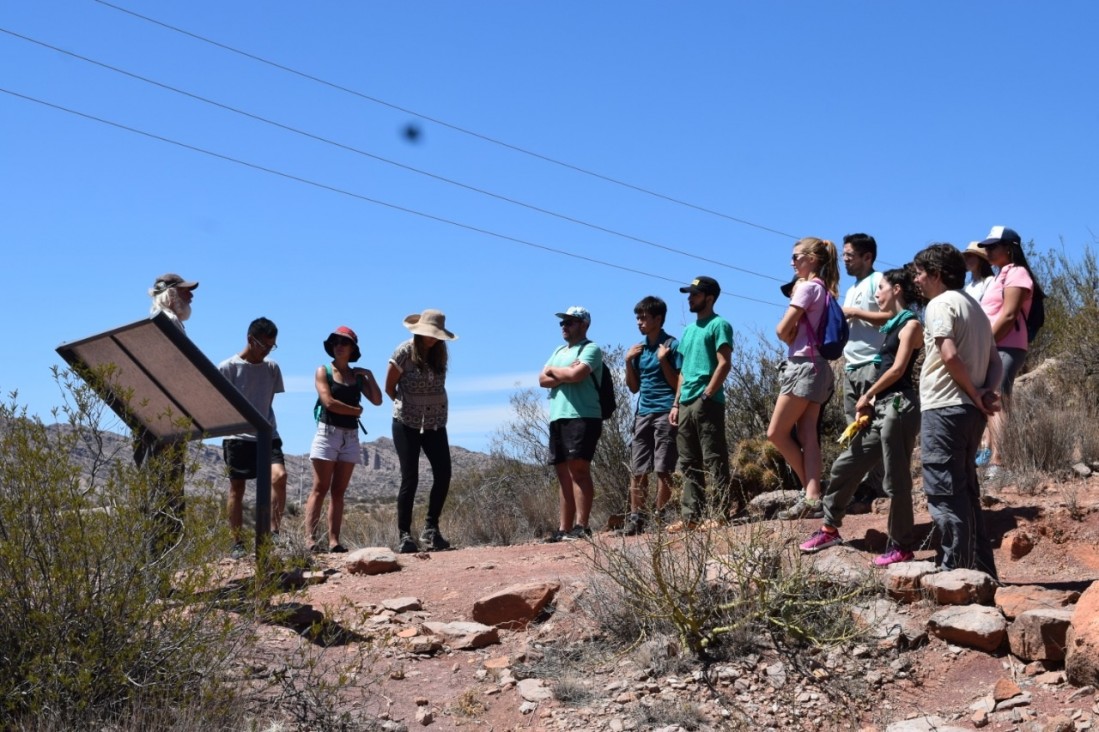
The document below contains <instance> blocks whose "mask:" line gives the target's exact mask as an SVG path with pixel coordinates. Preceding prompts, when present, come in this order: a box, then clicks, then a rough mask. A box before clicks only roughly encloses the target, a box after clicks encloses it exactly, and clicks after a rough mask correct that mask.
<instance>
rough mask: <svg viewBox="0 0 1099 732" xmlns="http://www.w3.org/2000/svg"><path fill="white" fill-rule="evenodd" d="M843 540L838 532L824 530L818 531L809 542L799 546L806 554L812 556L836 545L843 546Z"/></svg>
mask: <svg viewBox="0 0 1099 732" xmlns="http://www.w3.org/2000/svg"><path fill="white" fill-rule="evenodd" d="M842 543H843V539H842V538H841V537H840V533H839V532H838V531H835V532H832V531H825V530H824V529H817V530H816V531H814V532H813V535H812V536H810V537H809V540H808V541H806V542H805V543H803V544H801V545H799V546H798V549H801V550H802V551H803V552H805V553H806V554H812V553H813V552H819V551H820V550H821V549H827V548H828V547H830V546H835V545H836V544H842Z"/></svg>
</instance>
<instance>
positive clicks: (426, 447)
mask: <svg viewBox="0 0 1099 732" xmlns="http://www.w3.org/2000/svg"><path fill="white" fill-rule="evenodd" d="M197 288H198V282H197V281H189V280H185V279H184V278H183V277H180V276H179V275H177V274H173V273H169V274H164V275H161V276H160V277H158V278H157V279H156V281H155V282H154V283H153V287H152V288H151V289H150V290H149V295H150V297H152V308H151V312H152V314H153V315H156V314H158V313H164V314H165V315H166V316H167V317H168V318H169V320H170V321H171V322H172V323H174V324H175V325H176V326H177V327H178V328H179V329H180V330H184V322H185V321H186V320H187V319H188V318H190V316H191V302H192V301H193V299H194V290H195V289H197ZM404 326H405V328H407V329H408V330H409V331H410V332H411V334H412V337H411V338H410V339H409V340H407V341H404V342H402V343H401V344H400V345H398V346H397V348H396V350H395V351H394V352H393V355H392V356H391V357H390V359H389V363H388V365H387V369H386V376H385V386H384V392H385V394H386V395H387V396H388V397H389V398H390V399H391V400H392V401H393V424H392V430H393V444H394V448H395V449H396V451H397V458H398V461H399V462H400V467H401V487H400V491H399V493H398V495H397V530H398V547H397V548H398V551H401V552H406V553H408V552H418V551H420V547H421V545H423V546H424V547H425V548H427V549H430V550H435V551H438V550H444V549H449V548H450V543H449V542H448V541H447V540H446V538H445V537H444V536H443V534H442V532H441V531H440V530H439V515H440V514H441V513H442V509H443V504H444V503H445V502H446V497H447V493H448V492H449V490H450V474H451V463H450V444H449V442H448V440H447V432H446V423H447V407H448V403H447V394H446V372H447V346H446V342H447V341H451V340H455V339H457V337H458V336H457V335H455V334H454V333H453V332H451V331H449V330H447V328H446V315H445V314H444V313H442V312H441V311H439V310H431V309H429V310H424V311H423V312H422V313H419V314H412V315H409V316H408V317H406V318H405V319H404ZM278 333H279V331H278V327H277V326H276V325H275V324H274V323H273V322H272V321H270V320H268V319H267V318H256V319H255V320H253V321H252V322H251V323H250V324H249V326H248V330H247V334H246V339H245V346H244V349H243V350H241V351H240V352H239V353H237V354H234V355H233V356H231V357H229V358H227V359H225V360H224V361H222V362H221V363H220V364H219V365H218V370H219V371H220V372H221V374H222V375H223V376H224V377H225V378H226V379H227V380H228V381H229V382H230V383H231V384H233V386H235V387H236V388H237V390H238V391H240V392H241V394H243V395H244V396H245V398H247V399H248V401H249V402H250V403H251V404H252V405H253V406H254V407H256V409H257V410H258V411H259V412H260V413H261V414H263V415H264V416H265V417H266V418H267V420H268V422H269V423H270V424H271V427H272V440H271V526H270V530H271V535H272V539H273V540H274V541H275V543H276V544H280V543H282V542H283V541H284V538H283V537H282V535H281V531H280V529H281V525H282V514H283V511H284V508H285V506H286V468H285V457H284V455H283V450H282V439H281V438H280V437H279V434H278V425H277V423H276V420H275V411H274V398H275V395H276V394H279V393H282V392H283V391H285V387H284V384H283V378H282V371H281V369H280V368H279V365H278V364H277V363H276V362H275V361H273V360H271V359H270V358H268V357H269V356H270V355H271V353H272V352H273V351H274V350H275V349H277V348H278V343H277V341H278ZM323 347H324V351H325V353H327V354H328V356H329V357H330V358H331V361H329V362H328V363H325V364H323V365H321V366H318V367H317V369H316V372H315V373H314V383H315V386H316V389H317V402H316V405H315V407H314V411H313V417H314V419H315V421H316V423H317V431H316V434H315V435H314V437H313V442H312V445H311V446H310V450H309V459H310V462H311V463H312V466H313V487H312V490H311V491H310V493H309V499H308V501H307V503H306V507H305V532H306V536H305V541H306V546H307V547H308V548H309V549H310V550H311V551H315V552H323V551H329V552H336V553H339V552H346V551H347V548H346V547H345V546H344V545H343V544H342V543H341V542H340V532H341V530H342V527H343V510H344V493H345V492H346V490H347V486H348V484H349V483H350V481H351V474H352V472H353V471H354V468H355V465H357V464H359V463H360V462H361V461H362V451H361V448H360V444H359V435H358V430H359V429H360V428H362V425H361V423H360V421H359V417H360V416H361V415H362V413H363V409H364V405H363V403H362V400H363V398H364V397H365V398H366V400H367V401H368V402H370V403H371V404H373V405H375V406H379V405H381V403H382V391H383V387H382V386H380V385H379V383H378V381H377V379H376V378H375V377H374V374H373V373H372V372H371V371H370V369H364V368H360V367H356V366H352V364H353V363H355V362H357V361H358V360H359V359H360V358H361V357H362V352H361V351H360V349H359V338H358V336H357V335H356V334H355V331H353V330H352V329H351V328H349V327H347V326H345V325H341V326H339V327H338V328H336V329H335V330H333V331H332V332H331V333H329V334H328V337H327V338H325V340H324V342H323ZM362 429H363V432H364V433H365V431H366V430H365V428H362ZM146 443H147V441H145V442H142V441H140V440H139V441H138V443H137V448H136V451H135V459H136V460H137V461H138V463H139V464H141V462H142V461H143V459H144V458H145V455H146V454H147V453H150V452H151V451H152V450H154V449H156V446H155V445H153V446H152V447H149V446H148V445H147V444H146ZM421 452H422V453H423V454H424V455H425V456H426V457H427V459H428V462H429V464H430V465H431V470H432V473H433V477H434V480H433V482H432V486H431V494H430V497H429V499H428V510H427V518H426V521H425V524H424V528H423V531H422V532H421V533H420V535H419V542H417V541H416V539H415V538H414V537H413V534H412V509H413V504H414V502H415V498H416V490H417V487H418V484H419V467H420V454H421ZM222 453H223V458H224V461H225V464H226V467H227V470H228V475H229V498H228V503H227V513H228V516H229V528H230V531H231V533H232V536H233V547H232V550H231V555H232V556H234V557H237V558H239V557H243V556H244V554H245V548H244V543H243V542H242V540H241V528H242V523H243V502H244V491H245V486H246V483H247V481H248V480H253V479H255V477H256V473H257V462H256V460H257V440H256V435H255V434H254V433H243V434H238V435H233V436H231V437H228V438H226V439H225V440H224V441H223V443H222ZM161 482H163V483H165V484H166V485H167V484H171V485H170V491H171V495H169V496H167V497H160V498H158V499H157V502H158V505H161V504H162V505H163V506H164V507H165V508H162V509H159V513H164V514H165V516H166V520H165V521H164V522H163V523H166V525H167V526H168V527H169V528H171V527H180V526H182V514H183V473H182V465H179V466H177V469H176V470H175V471H174V473H173V479H172V480H165V481H161ZM165 490H168V488H166V489H165ZM177 494H178V495H177ZM326 497H327V498H328V499H329V504H328V522H327V529H328V530H327V541H326V542H324V543H321V542H319V541H318V540H317V537H316V534H317V529H318V527H319V525H320V517H321V510H322V508H323V504H324V501H325V498H326ZM169 514H170V515H169ZM160 533H163V534H170V533H171V532H170V531H169V530H168V529H165V530H164V531H162V532H160ZM176 533H178V531H177V532H176ZM161 543H164V542H161Z"/></svg>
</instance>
